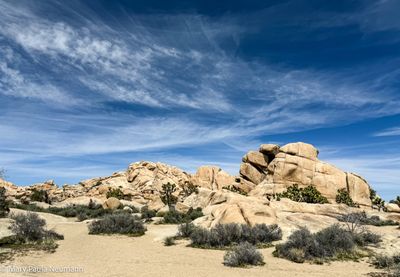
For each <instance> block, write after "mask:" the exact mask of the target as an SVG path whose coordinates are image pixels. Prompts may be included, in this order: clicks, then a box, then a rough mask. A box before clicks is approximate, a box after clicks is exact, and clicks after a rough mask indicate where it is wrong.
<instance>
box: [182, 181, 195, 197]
mask: <svg viewBox="0 0 400 277" xmlns="http://www.w3.org/2000/svg"><path fill="white" fill-rule="evenodd" d="M183 193H184V194H185V196H186V197H188V196H189V195H191V194H193V193H195V194H198V193H199V189H198V187H197V186H195V185H194V184H193V183H192V182H189V181H186V182H185V184H184V186H183Z"/></svg>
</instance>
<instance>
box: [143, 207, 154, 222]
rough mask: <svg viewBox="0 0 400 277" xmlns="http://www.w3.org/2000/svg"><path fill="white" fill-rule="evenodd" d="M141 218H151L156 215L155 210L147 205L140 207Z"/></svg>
mask: <svg viewBox="0 0 400 277" xmlns="http://www.w3.org/2000/svg"><path fill="white" fill-rule="evenodd" d="M140 213H141V214H142V215H141V218H142V219H152V218H153V217H155V216H156V215H157V212H156V211H155V210H149V208H148V207H147V206H144V207H142V209H141V210H140Z"/></svg>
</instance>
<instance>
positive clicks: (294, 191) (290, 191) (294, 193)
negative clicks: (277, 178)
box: [276, 184, 329, 204]
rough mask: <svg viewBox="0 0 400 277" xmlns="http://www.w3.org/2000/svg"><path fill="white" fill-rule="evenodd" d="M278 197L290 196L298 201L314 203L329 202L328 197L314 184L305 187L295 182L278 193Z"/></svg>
mask: <svg viewBox="0 0 400 277" xmlns="http://www.w3.org/2000/svg"><path fill="white" fill-rule="evenodd" d="M276 197H277V198H278V199H280V198H289V199H290V200H292V201H296V202H306V203H312V204H326V203H329V202H328V199H327V198H326V197H325V196H323V195H322V194H321V192H319V191H318V190H317V189H316V188H315V187H314V186H307V187H305V188H299V186H298V185H297V184H294V185H292V186H290V187H288V188H287V190H286V191H285V192H283V193H278V194H277V195H276Z"/></svg>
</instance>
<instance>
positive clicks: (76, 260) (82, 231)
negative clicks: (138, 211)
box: [0, 215, 373, 277]
mask: <svg viewBox="0 0 400 277" xmlns="http://www.w3.org/2000/svg"><path fill="white" fill-rule="evenodd" d="M45 217H46V219H47V220H48V222H49V225H50V226H55V227H56V230H57V231H58V232H60V233H63V234H64V236H65V240H63V241H60V242H59V247H58V249H57V251H56V252H55V253H52V254H51V253H33V254H32V255H29V256H24V257H17V258H16V259H15V260H14V261H11V262H7V264H6V265H8V266H11V265H12V266H14V267H17V266H47V267H50V266H53V267H58V268H59V267H62V266H73V267H81V268H82V269H83V273H36V274H34V273H4V272H3V273H2V272H0V276H13V277H15V276H102V277H103V276H110V277H111V276H161V275H163V276H178V277H179V276H182V277H187V276H204V277H210V276H221V277H223V276H229V277H234V276H240V277H243V276H263V277H265V276H284V277H289V276H307V277H308V276H321V277H322V276H323V277H328V276H334V277H340V276H345V277H349V276H365V274H366V273H368V272H371V271H373V268H371V267H369V266H368V264H366V263H364V262H360V263H355V262H334V263H332V264H330V265H328V264H327V265H311V264H295V263H292V262H289V261H286V260H283V259H277V258H274V257H272V254H271V252H272V250H273V249H263V250H261V251H262V253H263V254H264V257H265V262H266V265H265V266H263V267H253V268H248V269H241V268H240V269H237V268H229V267H225V266H223V265H222V259H223V255H224V252H223V251H217V250H203V249H193V248H189V247H186V246H185V243H183V242H181V243H180V244H178V245H176V246H170V247H166V246H164V245H163V243H162V238H163V237H164V236H168V235H172V234H175V232H176V226H173V225H149V226H148V232H147V233H146V235H144V236H142V237H138V238H131V237H124V236H93V235H90V236H89V235H88V234H87V226H86V223H84V222H81V223H78V222H71V221H66V220H65V219H63V218H58V217H54V216H52V217H51V218H50V217H48V216H47V215H45ZM1 266H4V265H0V267H1Z"/></svg>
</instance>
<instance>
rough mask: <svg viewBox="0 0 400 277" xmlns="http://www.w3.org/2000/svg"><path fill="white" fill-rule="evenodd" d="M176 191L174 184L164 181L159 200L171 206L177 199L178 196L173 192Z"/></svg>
mask: <svg viewBox="0 0 400 277" xmlns="http://www.w3.org/2000/svg"><path fill="white" fill-rule="evenodd" d="M175 191H176V186H175V184H171V183H169V182H168V183H166V184H164V185H162V191H161V192H160V194H161V195H160V197H161V201H162V202H163V203H164V204H165V205H168V207H171V206H173V205H174V204H176V202H177V201H178V198H177V197H176V196H175V195H174V194H173V193H174V192H175Z"/></svg>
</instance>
